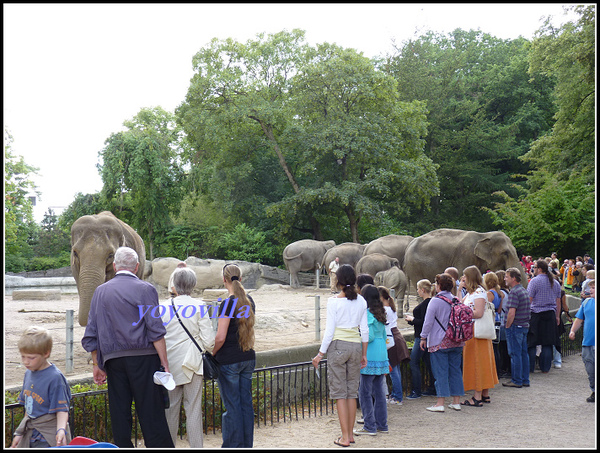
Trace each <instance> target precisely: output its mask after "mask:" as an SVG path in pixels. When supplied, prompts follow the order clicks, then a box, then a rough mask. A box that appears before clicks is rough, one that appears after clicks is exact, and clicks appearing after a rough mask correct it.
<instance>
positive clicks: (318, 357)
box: [312, 352, 323, 368]
mask: <svg viewBox="0 0 600 453" xmlns="http://www.w3.org/2000/svg"><path fill="white" fill-rule="evenodd" d="M322 358H323V356H322V355H321V352H319V353H318V354H317V355H316V356H314V357H313V359H312V364H313V366H314V367H315V368H317V367H318V366H319V362H320V361H321V359H322Z"/></svg>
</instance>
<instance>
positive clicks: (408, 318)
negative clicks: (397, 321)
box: [404, 314, 415, 322]
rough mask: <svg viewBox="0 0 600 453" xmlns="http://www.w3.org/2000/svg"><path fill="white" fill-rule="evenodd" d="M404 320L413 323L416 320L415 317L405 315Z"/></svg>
mask: <svg viewBox="0 0 600 453" xmlns="http://www.w3.org/2000/svg"><path fill="white" fill-rule="evenodd" d="M404 319H406V320H407V321H409V322H413V321H414V320H415V317H414V316H412V315H409V314H406V315H404Z"/></svg>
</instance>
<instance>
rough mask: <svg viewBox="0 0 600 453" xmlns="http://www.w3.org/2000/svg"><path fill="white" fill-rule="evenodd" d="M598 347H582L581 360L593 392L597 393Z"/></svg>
mask: <svg viewBox="0 0 600 453" xmlns="http://www.w3.org/2000/svg"><path fill="white" fill-rule="evenodd" d="M595 355H596V346H582V347H581V359H582V360H583V365H584V366H585V371H586V372H587V375H588V380H589V381H590V388H591V389H592V392H595V391H596V358H595Z"/></svg>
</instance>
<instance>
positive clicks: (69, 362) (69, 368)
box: [65, 310, 75, 374]
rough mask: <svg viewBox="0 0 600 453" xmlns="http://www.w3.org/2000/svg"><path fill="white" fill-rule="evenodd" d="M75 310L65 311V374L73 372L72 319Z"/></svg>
mask: <svg viewBox="0 0 600 453" xmlns="http://www.w3.org/2000/svg"><path fill="white" fill-rule="evenodd" d="M74 312H75V310H67V314H66V320H67V342H66V343H67V345H66V348H65V349H66V352H65V354H66V357H65V373H67V374H69V373H72V372H73V319H74Z"/></svg>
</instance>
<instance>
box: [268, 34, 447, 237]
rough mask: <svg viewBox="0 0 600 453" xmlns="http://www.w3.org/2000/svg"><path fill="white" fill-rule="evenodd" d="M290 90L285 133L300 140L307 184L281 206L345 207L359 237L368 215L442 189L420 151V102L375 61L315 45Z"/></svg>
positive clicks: (421, 200)
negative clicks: (404, 98) (409, 98)
mask: <svg viewBox="0 0 600 453" xmlns="http://www.w3.org/2000/svg"><path fill="white" fill-rule="evenodd" d="M292 94H293V96H292V100H291V104H290V105H291V108H293V110H294V112H295V116H294V124H293V125H292V126H290V127H289V128H288V130H287V131H286V135H287V137H288V138H289V139H290V141H291V140H292V138H295V140H296V141H297V145H296V146H297V149H298V151H299V153H300V154H299V157H298V164H297V166H296V168H297V170H296V173H297V175H298V176H299V178H301V180H302V181H303V189H302V190H301V191H299V192H297V193H295V194H293V196H289V197H287V198H286V199H284V200H283V201H282V202H281V203H279V204H278V205H277V210H279V211H282V210H283V211H292V210H294V209H295V206H298V205H300V206H308V207H310V208H311V209H313V210H316V211H319V210H322V209H323V208H326V209H328V210H333V211H337V213H341V212H343V213H344V214H345V215H346V217H347V220H348V223H347V225H348V229H349V233H350V234H349V235H350V238H351V240H352V241H354V242H359V239H360V238H359V229H358V226H359V223H360V221H361V218H362V217H363V216H373V217H379V216H381V215H382V213H383V212H385V211H391V212H393V213H394V214H395V215H402V214H405V213H406V211H407V210H408V209H409V206H411V205H412V206H417V207H421V206H426V205H427V204H428V203H429V199H430V198H431V197H432V196H434V195H436V194H437V193H438V191H437V189H438V187H437V179H436V178H435V167H434V165H433V164H432V163H431V160H430V159H428V158H427V157H425V155H424V154H423V146H424V137H425V135H426V133H427V129H426V111H425V108H424V105H423V103H421V102H419V101H414V102H411V103H409V102H401V101H400V100H399V99H398V93H397V83H396V81H395V80H394V78H393V77H391V76H390V75H387V74H385V73H383V72H381V71H377V70H376V68H375V66H374V64H373V62H372V61H371V60H369V59H368V58H366V57H364V56H362V55H361V54H359V53H358V52H356V51H355V50H353V49H343V48H341V47H339V46H336V45H330V44H322V45H318V46H317V48H316V49H315V51H314V55H313V57H312V58H311V60H310V61H309V62H307V63H306V64H305V65H304V66H302V67H300V68H299V72H298V74H297V75H296V76H294V78H293V79H292ZM334 215H335V212H334ZM337 217H338V220H337V222H336V224H337V227H338V228H340V227H341V226H342V225H340V223H341V222H340V219H339V214H337Z"/></svg>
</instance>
